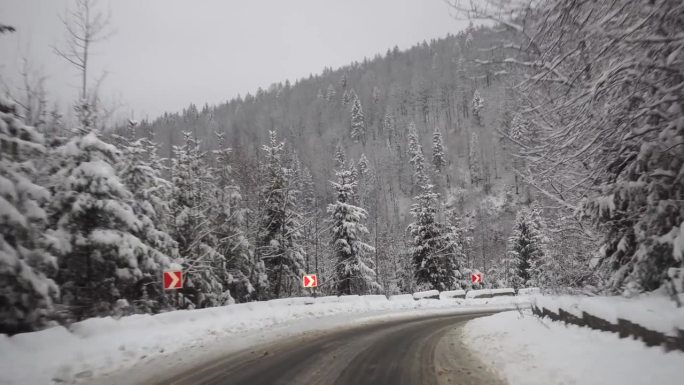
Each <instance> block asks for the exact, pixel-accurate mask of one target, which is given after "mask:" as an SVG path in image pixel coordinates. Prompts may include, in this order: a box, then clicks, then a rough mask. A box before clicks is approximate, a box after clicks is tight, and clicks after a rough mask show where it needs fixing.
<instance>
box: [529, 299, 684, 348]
mask: <svg viewBox="0 0 684 385" xmlns="http://www.w3.org/2000/svg"><path fill="white" fill-rule="evenodd" d="M531 308H532V313H533V314H535V315H537V316H539V317H547V318H549V319H550V320H552V321H559V322H564V323H566V324H570V325H577V326H581V327H588V328H591V329H595V330H600V331H604V332H611V333H617V334H618V336H619V337H620V338H629V337H631V338H632V339H634V340H639V341H642V342H643V343H644V344H645V345H646V346H662V347H664V349H665V350H666V351H672V350H679V351H683V352H684V330H683V329H681V328H679V327H674V328H672V330H671V331H669V332H666V331H657V330H652V329H649V328H647V327H645V326H642V325H640V324H639V323H637V322H635V321H634V320H628V319H625V318H621V317H618V318H617V319H616V322H615V323H613V322H611V321H609V320H606V319H604V318H601V317H598V316H596V315H594V314H590V313H589V312H587V311H586V310H582V311H581V313H580V311H578V309H577V308H573V309H572V310H571V309H570V308H566V309H563V308H562V307H560V306H559V307H558V311H553V310H551V309H548V308H547V307H544V306H539V305H538V304H537V303H532V306H531Z"/></svg>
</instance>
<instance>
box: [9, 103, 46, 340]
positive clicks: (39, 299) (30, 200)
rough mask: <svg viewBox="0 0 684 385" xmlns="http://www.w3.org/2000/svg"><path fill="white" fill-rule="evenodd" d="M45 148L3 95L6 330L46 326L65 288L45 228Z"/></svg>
mask: <svg viewBox="0 0 684 385" xmlns="http://www.w3.org/2000/svg"><path fill="white" fill-rule="evenodd" d="M45 152H46V148H45V147H44V145H43V137H42V136H41V135H40V134H39V133H38V132H37V131H36V129H35V128H34V127H30V126H27V125H25V124H24V123H23V122H22V120H21V118H20V117H19V116H17V115H16V112H15V106H14V105H12V104H11V103H9V102H6V101H4V100H2V99H0V282H2V284H1V285H0V333H7V334H11V333H20V332H28V331H33V330H37V329H39V328H41V327H43V326H46V325H47V323H48V322H49V321H50V319H51V318H52V316H53V311H54V307H53V304H54V302H55V301H56V300H57V295H58V294H59V289H58V287H57V285H56V284H55V282H54V281H53V280H52V279H51V277H53V276H54V274H55V272H56V271H57V260H56V258H55V257H54V256H53V255H52V254H51V253H50V252H49V251H48V250H49V240H50V239H51V237H49V236H47V234H46V233H45V230H46V226H47V215H46V212H45V207H46V205H47V202H48V201H49V200H50V193H49V191H48V190H47V189H46V188H45V187H43V186H41V185H40V184H38V183H37V170H36V168H35V165H34V160H36V159H39V158H40V157H41V156H44V155H45Z"/></svg>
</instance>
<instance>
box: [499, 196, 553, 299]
mask: <svg viewBox="0 0 684 385" xmlns="http://www.w3.org/2000/svg"><path fill="white" fill-rule="evenodd" d="M507 254H508V255H507V257H508V258H509V260H508V261H507V263H510V264H511V265H513V266H510V265H507V266H506V268H507V271H508V270H510V269H511V268H513V269H514V270H515V275H514V276H513V277H511V278H510V281H509V283H511V284H512V285H513V287H515V288H516V289H517V288H520V287H526V286H533V285H535V284H536V283H535V282H534V278H535V277H536V276H538V273H537V272H535V271H534V268H535V267H537V266H539V264H540V262H541V259H542V257H543V256H544V235H543V234H542V232H541V229H540V221H539V213H538V212H537V210H536V209H535V208H521V209H520V210H519V211H518V213H517V215H516V218H515V224H514V225H513V232H512V233H511V236H510V237H509V238H508V250H507Z"/></svg>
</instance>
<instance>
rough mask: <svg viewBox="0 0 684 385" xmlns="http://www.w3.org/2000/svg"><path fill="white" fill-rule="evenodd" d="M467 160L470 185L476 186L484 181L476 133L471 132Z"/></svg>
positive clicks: (478, 140)
mask: <svg viewBox="0 0 684 385" xmlns="http://www.w3.org/2000/svg"><path fill="white" fill-rule="evenodd" d="M468 159H469V161H470V183H472V184H473V185H475V186H478V185H479V184H480V183H482V181H483V180H484V175H483V171H482V163H481V159H480V138H479V137H478V135H477V133H476V132H473V133H472V134H471V136H470V152H469V156H468Z"/></svg>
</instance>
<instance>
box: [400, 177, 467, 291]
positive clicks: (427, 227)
mask: <svg viewBox="0 0 684 385" xmlns="http://www.w3.org/2000/svg"><path fill="white" fill-rule="evenodd" d="M438 197H439V195H438V194H435V193H434V192H433V191H432V185H429V184H426V185H423V186H422V192H421V194H420V195H418V196H416V197H415V198H414V201H415V202H414V204H413V205H412V206H411V215H413V218H414V222H413V223H411V224H410V225H409V227H408V230H409V232H410V233H411V236H412V238H413V239H412V247H411V258H412V262H413V267H414V274H415V279H416V282H417V283H418V285H425V286H426V288H429V289H435V290H440V291H443V290H451V289H453V288H455V287H457V286H458V280H459V279H460V278H461V273H460V271H459V266H458V256H459V255H460V254H461V250H460V249H459V247H458V242H457V238H456V235H457V234H456V233H455V232H454V231H455V230H454V229H447V228H445V226H444V225H443V224H441V223H439V222H438V221H437V218H436V212H437V205H438Z"/></svg>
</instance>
